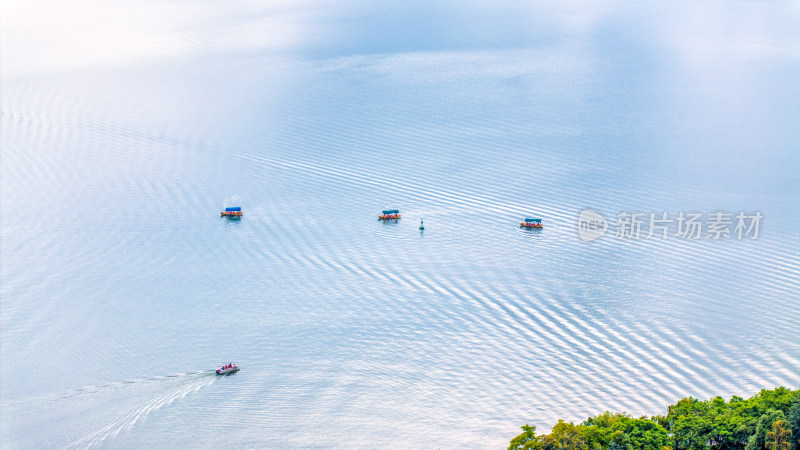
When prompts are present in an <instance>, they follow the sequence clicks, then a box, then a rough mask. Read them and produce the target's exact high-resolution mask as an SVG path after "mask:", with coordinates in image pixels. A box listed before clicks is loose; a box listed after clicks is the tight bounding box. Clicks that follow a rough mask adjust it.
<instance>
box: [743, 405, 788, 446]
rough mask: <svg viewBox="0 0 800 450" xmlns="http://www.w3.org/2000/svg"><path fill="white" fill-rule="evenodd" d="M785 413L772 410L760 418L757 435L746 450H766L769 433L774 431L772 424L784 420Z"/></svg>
mask: <svg viewBox="0 0 800 450" xmlns="http://www.w3.org/2000/svg"><path fill="white" fill-rule="evenodd" d="M785 418H786V417H784V415H783V412H782V411H779V410H777V409H770V410H769V411H767V412H766V413H764V414H763V415H762V416H761V417H759V418H758V423H757V424H756V431H755V433H754V434H753V435H752V436H750V439H748V441H747V446H746V447H745V448H744V449H745V450H764V444H766V442H767V433H768V432H769V430H770V429H772V424H773V423H775V421H778V420H784V419H785Z"/></svg>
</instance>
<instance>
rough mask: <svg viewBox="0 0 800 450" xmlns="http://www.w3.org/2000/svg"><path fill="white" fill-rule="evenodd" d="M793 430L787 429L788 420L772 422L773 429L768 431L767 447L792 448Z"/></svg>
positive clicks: (770, 448) (786, 449) (782, 449)
mask: <svg viewBox="0 0 800 450" xmlns="http://www.w3.org/2000/svg"><path fill="white" fill-rule="evenodd" d="M791 436H792V432H791V431H790V430H787V429H786V421H785V420H778V421H776V422H775V423H773V424H772V431H770V432H769V433H767V444H766V447H767V449H769V450H791V448H792V444H791V443H789V438H790V437H791Z"/></svg>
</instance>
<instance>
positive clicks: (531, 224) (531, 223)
mask: <svg viewBox="0 0 800 450" xmlns="http://www.w3.org/2000/svg"><path fill="white" fill-rule="evenodd" d="M519 226H520V228H542V219H531V218H528V217H526V218H525V221H524V222H520V223H519Z"/></svg>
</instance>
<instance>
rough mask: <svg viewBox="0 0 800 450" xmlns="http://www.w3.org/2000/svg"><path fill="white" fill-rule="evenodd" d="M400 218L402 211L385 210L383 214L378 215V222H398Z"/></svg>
mask: <svg viewBox="0 0 800 450" xmlns="http://www.w3.org/2000/svg"><path fill="white" fill-rule="evenodd" d="M399 218H400V211H398V210H396V209H384V210H383V214H378V220H397V219H399Z"/></svg>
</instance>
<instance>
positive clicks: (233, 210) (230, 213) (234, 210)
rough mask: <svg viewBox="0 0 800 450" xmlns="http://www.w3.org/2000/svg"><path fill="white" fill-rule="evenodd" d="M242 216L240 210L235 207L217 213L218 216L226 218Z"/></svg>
mask: <svg viewBox="0 0 800 450" xmlns="http://www.w3.org/2000/svg"><path fill="white" fill-rule="evenodd" d="M242 214H244V213H243V212H242V208H240V207H238V206H235V207H233V208H225V211H222V212H221V213H219V215H220V216H227V217H237V216H241V215H242Z"/></svg>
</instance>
